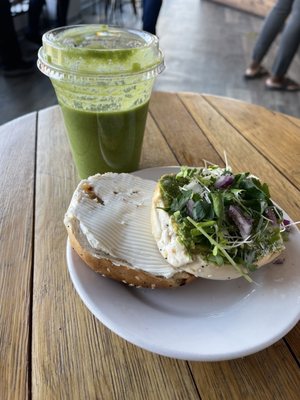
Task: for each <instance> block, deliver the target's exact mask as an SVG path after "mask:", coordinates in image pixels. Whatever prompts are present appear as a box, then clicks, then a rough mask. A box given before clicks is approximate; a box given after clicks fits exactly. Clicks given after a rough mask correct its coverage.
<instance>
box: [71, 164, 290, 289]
mask: <svg viewBox="0 0 300 400" xmlns="http://www.w3.org/2000/svg"><path fill="white" fill-rule="evenodd" d="M251 207H252V208H251ZM258 207H261V210H260V211H259V212H258V211H257V208H258ZM64 223H65V226H66V229H67V232H68V237H69V241H70V244H71V246H72V248H73V249H74V250H75V251H76V253H77V254H78V255H79V256H80V257H81V259H82V260H83V261H84V262H85V263H86V264H87V265H88V266H89V267H90V268H91V269H93V270H94V271H95V272H97V273H99V274H101V275H103V276H106V277H109V278H112V279H114V280H117V281H120V282H123V283H126V284H128V285H130V286H136V287H145V288H152V289H154V288H169V287H178V286H182V285H185V284H187V283H189V282H192V281H193V280H195V279H197V278H199V277H201V278H207V279H215V280H225V279H235V278H239V277H241V276H243V277H245V278H246V279H247V280H249V281H251V272H252V271H253V270H256V269H257V268H260V267H261V266H263V265H265V264H268V263H270V262H272V261H273V260H274V259H275V258H277V257H278V256H279V254H280V253H281V252H282V251H283V250H284V241H283V234H282V231H284V223H283V217H282V212H281V210H280V209H278V208H277V207H276V206H275V205H274V204H273V202H272V200H271V199H270V195H269V192H268V189H267V186H266V185H265V184H262V183H261V182H260V181H259V179H258V178H256V177H254V176H253V175H250V174H249V173H242V174H237V175H234V174H233V173H232V172H231V170H230V169H229V168H220V167H218V166H209V167H205V168H204V167H203V168H188V167H182V168H181V171H180V172H179V173H178V174H170V175H164V176H162V177H161V178H160V180H159V181H158V182H155V181H151V180H146V179H142V178H139V177H137V176H135V175H131V174H126V173H121V174H117V173H106V174H102V175H101V174H96V175H94V176H91V177H89V178H88V179H84V180H82V181H81V182H80V183H79V184H78V186H77V188H76V190H75V192H74V194H73V196H72V199H71V202H70V205H69V207H68V210H67V212H66V214H65V218H64Z"/></svg>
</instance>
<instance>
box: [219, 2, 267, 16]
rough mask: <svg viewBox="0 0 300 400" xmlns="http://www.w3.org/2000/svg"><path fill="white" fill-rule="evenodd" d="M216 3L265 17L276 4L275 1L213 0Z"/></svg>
mask: <svg viewBox="0 0 300 400" xmlns="http://www.w3.org/2000/svg"><path fill="white" fill-rule="evenodd" d="M211 1H213V2H215V3H219V4H224V5H226V6H230V7H233V8H236V9H237V10H241V11H247V12H249V13H251V14H255V15H258V16H261V17H264V16H266V15H267V14H268V12H269V11H270V10H271V8H272V7H273V6H274V4H275V0H211Z"/></svg>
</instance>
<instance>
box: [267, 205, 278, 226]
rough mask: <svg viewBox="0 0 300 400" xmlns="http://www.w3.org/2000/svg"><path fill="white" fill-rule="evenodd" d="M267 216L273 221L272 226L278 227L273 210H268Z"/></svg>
mask: <svg viewBox="0 0 300 400" xmlns="http://www.w3.org/2000/svg"><path fill="white" fill-rule="evenodd" d="M265 214H266V217H267V218H268V219H269V220H270V221H271V223H272V225H277V218H276V215H275V212H274V209H273V208H271V207H269V208H267V209H266V211H265Z"/></svg>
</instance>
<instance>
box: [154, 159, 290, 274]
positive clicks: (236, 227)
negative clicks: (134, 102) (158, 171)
mask: <svg viewBox="0 0 300 400" xmlns="http://www.w3.org/2000/svg"><path fill="white" fill-rule="evenodd" d="M160 190H161V195H162V199H163V203H164V210H165V211H166V212H167V213H168V214H169V215H170V216H171V221H172V223H173V226H174V229H175V231H176V234H177V236H178V240H179V241H180V242H181V243H182V244H183V245H184V247H185V248H186V250H187V252H188V253H189V254H190V255H191V256H192V257H193V256H195V255H200V254H201V257H202V258H203V259H204V260H207V261H208V262H210V263H214V264H216V265H217V266H222V265H223V264H225V263H226V264H228V263H229V264H231V265H232V266H233V267H234V268H236V269H237V270H238V271H239V272H240V273H241V274H242V275H244V276H245V277H246V278H247V279H248V280H251V279H250V278H249V277H248V273H249V272H251V271H253V270H255V269H256V268H257V265H256V263H257V261H258V259H260V258H261V257H263V256H265V255H267V254H269V253H273V252H276V251H280V250H282V249H283V248H284V245H283V235H282V232H283V231H285V224H284V220H283V214H282V211H281V210H280V209H279V208H278V207H276V206H275V205H274V203H273V202H272V200H271V199H270V193H269V189H268V186H267V185H266V184H265V183H264V184H262V183H261V182H260V181H259V179H257V178H256V177H254V176H253V175H251V174H250V173H249V172H246V173H241V174H237V175H234V174H233V173H232V172H231V169H230V168H228V167H227V168H220V167H218V166H216V165H212V166H208V167H205V168H189V167H182V168H181V170H180V172H179V173H178V174H177V175H166V176H163V177H162V178H161V180H160Z"/></svg>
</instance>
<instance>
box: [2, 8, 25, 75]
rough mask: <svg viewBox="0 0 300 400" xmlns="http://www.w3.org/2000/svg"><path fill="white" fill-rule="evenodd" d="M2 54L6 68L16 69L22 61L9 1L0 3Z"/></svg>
mask: <svg viewBox="0 0 300 400" xmlns="http://www.w3.org/2000/svg"><path fill="white" fill-rule="evenodd" d="M0 54H1V58H2V64H3V66H4V68H10V67H14V66H16V65H18V64H19V63H20V62H21V60H22V54H21V49H20V46H19V42H18V38H17V34H16V31H15V27H14V22H13V17H12V15H11V12H10V2H9V0H1V1H0Z"/></svg>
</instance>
